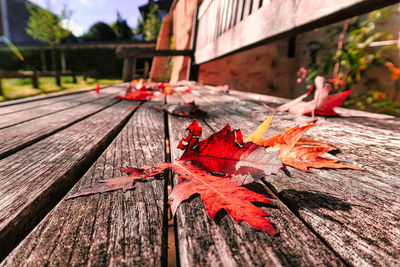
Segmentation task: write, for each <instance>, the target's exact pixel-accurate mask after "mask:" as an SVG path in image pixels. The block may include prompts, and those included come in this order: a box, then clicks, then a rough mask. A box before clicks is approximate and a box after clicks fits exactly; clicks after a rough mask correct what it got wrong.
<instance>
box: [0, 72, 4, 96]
mask: <svg viewBox="0 0 400 267" xmlns="http://www.w3.org/2000/svg"><path fill="white" fill-rule="evenodd" d="M2 80H3V77H2V75H1V73H0V95H4V94H3V88H2V87H1V83H2Z"/></svg>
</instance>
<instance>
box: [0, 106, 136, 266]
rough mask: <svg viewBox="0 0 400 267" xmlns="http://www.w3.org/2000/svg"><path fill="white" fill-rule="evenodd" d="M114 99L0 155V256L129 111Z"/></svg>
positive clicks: (68, 183) (61, 191) (74, 177)
mask: <svg viewBox="0 0 400 267" xmlns="http://www.w3.org/2000/svg"><path fill="white" fill-rule="evenodd" d="M130 105H132V103H128V102H126V101H122V102H119V103H117V104H115V105H113V106H111V107H109V108H107V109H105V110H103V111H101V112H99V113H97V114H95V115H93V116H91V117H89V118H87V119H85V120H83V121H81V122H79V123H76V124H74V125H73V126H71V127H69V128H67V129H64V130H62V131H60V132H58V133H56V134H54V135H52V136H50V137H48V138H46V139H44V140H42V141H40V142H37V143H35V144H33V145H31V146H29V147H27V148H25V149H23V150H21V151H19V152H17V153H15V154H13V155H11V156H9V157H7V158H4V159H2V160H0V173H1V176H0V196H1V198H0V243H1V244H2V249H1V251H0V253H1V254H0V259H3V258H4V257H5V256H6V255H7V254H8V253H9V252H10V251H11V249H13V248H14V247H15V246H16V245H17V244H18V242H19V241H20V240H22V239H23V238H24V237H25V236H26V235H27V234H28V233H29V232H30V231H31V230H32V229H33V227H35V225H36V224H37V223H38V222H39V221H40V220H41V219H42V218H43V217H44V216H45V215H46V214H47V212H48V211H50V210H51V209H52V208H53V207H54V206H55V205H56V204H57V202H58V201H59V200H60V199H61V198H62V197H63V196H64V195H65V194H66V193H67V192H68V191H69V190H70V189H71V187H72V186H73V185H74V184H75V183H76V182H77V181H78V180H79V178H80V177H81V176H82V175H83V174H84V173H85V172H86V170H87V169H88V168H89V167H90V165H91V164H92V163H93V162H94V161H95V160H96V159H97V158H98V156H99V155H100V154H101V153H102V152H103V150H104V149H105V148H106V147H107V145H108V144H109V143H111V141H112V140H113V139H114V137H115V136H116V134H117V133H118V132H119V131H120V129H121V128H122V127H123V125H124V124H125V123H126V121H127V120H128V119H129V117H130V115H131V114H132V112H131V111H130V110H128V107H129V106H130Z"/></svg>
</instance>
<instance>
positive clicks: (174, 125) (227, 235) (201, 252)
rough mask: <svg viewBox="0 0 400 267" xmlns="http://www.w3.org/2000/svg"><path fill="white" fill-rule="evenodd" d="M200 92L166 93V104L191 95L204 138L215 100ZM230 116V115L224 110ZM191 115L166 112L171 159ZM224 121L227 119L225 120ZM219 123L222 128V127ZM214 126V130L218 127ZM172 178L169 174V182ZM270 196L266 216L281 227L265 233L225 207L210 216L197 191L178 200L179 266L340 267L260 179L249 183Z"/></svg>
mask: <svg viewBox="0 0 400 267" xmlns="http://www.w3.org/2000/svg"><path fill="white" fill-rule="evenodd" d="M204 93H205V91H203V92H199V93H198V94H187V95H183V96H182V98H179V97H178V96H168V98H167V102H168V103H177V102H187V101H190V100H192V99H195V101H196V103H199V104H200V105H203V108H204V109H205V110H207V112H208V113H209V116H208V117H207V118H206V122H207V124H205V123H204V121H200V122H199V123H200V126H201V127H203V138H204V137H207V136H209V135H210V134H212V133H213V132H214V131H213V130H212V129H211V128H209V127H208V126H207V125H208V121H209V120H212V119H210V118H213V117H215V116H218V114H215V113H214V111H215V109H217V108H218V107H217V103H213V105H206V104H205V102H204V99H203V98H202V97H203V94H204ZM208 97H209V95H204V98H208ZM229 116H231V115H229ZM191 122H192V119H190V118H178V117H174V116H169V134H170V141H171V156H172V160H174V159H177V158H179V156H180V154H181V153H182V152H181V151H180V150H177V148H176V147H177V145H178V143H179V141H180V140H181V138H182V137H184V136H185V133H184V132H183V131H182V130H183V129H185V128H186V127H187V126H188V125H189V124H190V123H191ZM226 122H229V120H227V121H226ZM221 128H222V127H221ZM218 130H219V129H218ZM176 183H177V177H174V184H176ZM250 188H251V189H252V190H254V191H256V192H259V193H262V194H264V195H266V196H267V197H269V198H270V199H273V201H274V202H275V203H276V207H263V209H265V210H266V211H267V212H268V213H270V214H272V217H270V219H271V221H272V222H273V223H274V224H275V227H276V228H277V229H278V230H279V231H280V233H279V235H277V236H270V235H268V234H266V233H265V232H263V231H257V230H255V229H253V228H252V227H250V226H249V225H247V224H246V223H243V222H242V223H240V224H238V223H235V222H234V221H233V220H232V218H231V217H230V216H229V215H227V214H226V212H220V213H219V214H218V215H217V217H216V219H215V220H211V219H210V218H209V216H208V215H207V212H206V211H205V207H204V204H203V202H202V201H201V200H200V198H199V197H198V196H195V197H192V198H191V199H190V200H189V201H186V202H184V203H182V204H181V206H180V207H179V208H178V211H177V213H176V227H177V240H178V241H177V242H178V246H179V261H180V264H181V266H209V265H210V266H256V265H262V266H312V265H314V266H317V265H327V266H341V265H342V262H341V261H340V259H338V258H337V257H336V256H335V255H334V254H333V253H332V252H331V251H330V250H329V249H328V248H327V247H326V246H325V245H324V244H323V243H322V242H321V241H320V240H319V239H318V238H317V237H316V236H314V234H312V233H311V232H310V231H309V230H308V229H307V227H306V226H305V225H304V224H303V223H302V222H301V221H300V220H299V219H298V218H297V217H296V216H295V215H294V214H293V213H292V212H291V211H290V210H289V209H288V208H287V207H286V206H285V205H284V204H283V203H282V202H281V201H280V200H279V199H277V198H276V197H275V196H274V194H273V193H272V192H271V191H270V190H269V189H268V188H267V187H266V186H264V185H263V184H261V183H256V184H253V185H252V186H251V187H250Z"/></svg>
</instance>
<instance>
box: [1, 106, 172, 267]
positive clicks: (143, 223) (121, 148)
mask: <svg viewBox="0 0 400 267" xmlns="http://www.w3.org/2000/svg"><path fill="white" fill-rule="evenodd" d="M153 103H154V104H157V103H156V102H153ZM158 104H159V103H158ZM145 105H146V106H147V107H149V106H150V105H148V104H145ZM164 148H165V136H164V116H163V113H161V112H158V111H155V110H152V109H149V108H139V110H137V111H136V112H135V113H134V115H133V116H132V118H131V119H130V120H129V122H128V123H127V124H126V126H125V127H124V128H123V130H122V131H121V132H120V133H119V134H118V136H117V137H116V138H115V139H114V141H113V142H112V143H111V144H110V146H109V147H108V148H107V149H106V150H105V152H104V153H103V154H102V155H101V157H100V158H99V159H98V160H97V161H96V163H95V164H94V165H93V166H92V167H91V168H90V169H89V170H88V171H87V172H86V174H85V175H84V176H83V177H82V178H81V179H80V181H79V182H78V183H77V184H76V185H75V186H74V187H73V189H72V190H71V191H70V192H69V193H68V195H70V194H74V193H77V192H79V191H81V190H83V189H84V188H85V187H87V186H89V185H93V184H97V183H98V181H97V180H98V179H107V178H112V177H116V176H119V175H122V173H121V172H120V171H119V170H118V167H121V166H123V167H126V166H132V167H141V166H142V165H145V164H155V163H159V162H163V161H164V157H165V155H164ZM166 205H167V203H166V187H165V182H164V180H161V179H156V180H153V181H151V182H146V183H136V185H135V189H134V190H129V191H126V192H123V191H122V190H121V191H117V192H108V193H103V194H97V195H93V196H88V197H82V198H77V199H72V200H62V201H61V202H60V203H59V204H58V205H57V206H56V207H55V208H54V209H53V210H52V211H51V212H50V213H49V214H48V215H47V216H46V217H45V218H44V219H43V220H42V221H41V222H40V224H39V225H38V226H37V227H36V228H35V229H34V230H33V231H32V232H31V233H30V234H29V235H28V236H27V238H25V239H24V240H23V242H21V244H20V245H19V246H18V247H17V248H16V249H15V250H13V252H12V253H11V254H10V255H9V256H8V257H7V258H6V259H5V260H4V261H3V263H2V264H1V266H22V265H41V266H43V265H48V266H57V265H70V266H78V265H104V266H126V265H128V266H143V265H150V266H162V265H165V263H166V250H167V244H166V238H167V236H166V235H167V232H166V231H167V229H166V226H167V222H166V211H167V210H166Z"/></svg>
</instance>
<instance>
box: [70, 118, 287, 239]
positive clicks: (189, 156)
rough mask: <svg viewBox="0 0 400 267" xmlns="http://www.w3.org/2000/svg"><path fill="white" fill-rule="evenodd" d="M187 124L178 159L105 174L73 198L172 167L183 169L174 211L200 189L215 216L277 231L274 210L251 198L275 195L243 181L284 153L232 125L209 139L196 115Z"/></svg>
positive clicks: (271, 167)
mask: <svg viewBox="0 0 400 267" xmlns="http://www.w3.org/2000/svg"><path fill="white" fill-rule="evenodd" d="M187 130H188V131H189V134H188V136H187V137H185V138H183V139H182V140H181V142H180V143H179V146H178V148H180V149H183V150H185V151H184V153H183V155H182V156H181V158H180V159H179V160H178V161H176V162H174V163H166V162H164V163H160V164H156V165H154V166H143V167H141V168H126V169H123V171H124V172H125V173H127V174H128V176H122V177H116V178H112V179H108V180H104V184H102V185H94V186H92V187H90V188H88V189H86V190H84V191H83V192H80V193H77V194H74V195H72V196H69V197H68V198H74V197H78V196H82V195H90V194H95V193H99V192H106V191H114V190H117V189H123V190H127V189H132V188H133V183H134V182H135V181H137V180H141V179H146V178H148V177H152V176H154V175H157V174H160V173H162V172H163V171H164V170H166V169H167V168H171V169H173V170H174V171H175V172H176V173H177V174H178V175H179V183H178V185H176V186H175V187H174V190H173V191H172V193H171V195H170V199H172V210H173V212H175V210H176V208H177V207H178V206H179V205H180V203H182V201H184V200H187V199H188V198H190V196H192V195H194V194H197V193H198V194H200V197H201V199H202V200H203V201H204V204H205V206H206V210H207V212H208V214H209V215H210V217H211V218H214V216H215V214H216V213H217V212H218V211H219V210H221V209H225V210H226V211H227V213H228V214H229V215H231V216H232V218H233V219H234V220H235V221H242V220H244V221H246V222H247V223H249V224H250V225H251V226H253V227H254V228H256V229H262V230H264V231H266V232H268V233H270V234H275V233H276V231H275V229H274V228H273V227H272V226H271V224H270V222H269V221H268V220H267V219H265V218H264V217H263V216H268V214H267V213H266V212H264V211H263V210H261V209H259V208H257V207H256V206H254V205H253V204H251V202H262V203H267V204H268V203H271V202H270V200H268V199H267V198H266V197H265V196H263V195H260V194H257V193H255V192H252V191H250V190H248V189H246V188H244V187H241V185H242V184H248V183H251V182H253V181H254V180H256V179H260V178H261V177H263V176H265V175H269V174H271V173H275V172H277V171H278V170H279V169H280V168H281V166H282V164H281V162H280V161H279V160H278V153H277V152H267V151H266V150H265V149H264V148H263V147H259V146H257V145H255V144H254V143H244V142H243V138H242V134H241V132H240V130H231V128H230V126H229V125H226V126H225V127H224V128H223V129H222V130H221V131H219V132H217V133H215V134H213V135H211V136H210V137H208V138H206V139H204V140H203V141H199V138H200V136H201V133H202V129H201V127H199V125H198V124H197V122H196V121H194V122H193V123H192V124H191V125H189V127H188V128H187Z"/></svg>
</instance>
